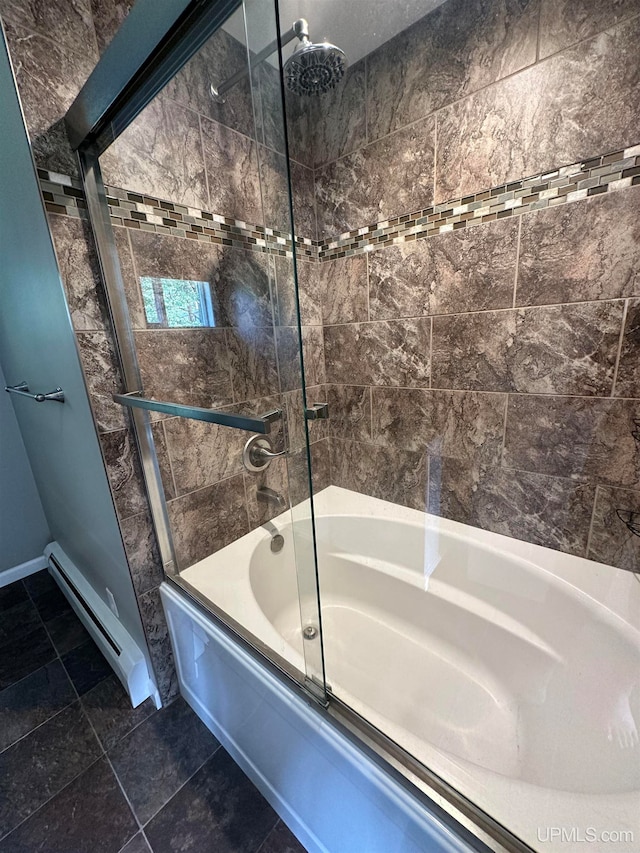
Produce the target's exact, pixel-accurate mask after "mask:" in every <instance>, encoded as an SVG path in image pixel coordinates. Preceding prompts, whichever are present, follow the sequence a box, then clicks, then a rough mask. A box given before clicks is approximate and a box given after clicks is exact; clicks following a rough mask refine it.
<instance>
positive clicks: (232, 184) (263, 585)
mask: <svg viewBox="0 0 640 853" xmlns="http://www.w3.org/2000/svg"><path fill="white" fill-rule="evenodd" d="M254 33H259V38H261V39H264V40H265V42H266V43H271V42H273V43H276V44H277V27H276V23H275V15H274V10H273V8H272V7H271V6H270V4H262V3H254V2H246V3H245V4H244V6H242V7H240V8H238V10H237V11H236V12H235V13H234V14H233V15H232V16H231V17H230V18H229V19H228V20H227V21H226V22H225V23H224V25H223V27H222V29H219V30H217V31H216V32H214V33H213V34H212V35H211V36H210V38H209V39H208V40H207V41H206V42H205V43H204V44H203V46H202V47H201V48H200V50H199V51H198V52H197V53H196V54H195V55H193V56H192V58H191V59H190V60H189V61H188V62H187V63H186V64H185V65H184V66H183V67H182V68H181V69H180V70H179V71H178V73H177V74H176V75H175V76H174V77H173V79H172V80H170V81H169V83H168V84H167V85H166V86H165V87H164V88H163V89H162V91H160V92H159V93H158V94H157V95H156V97H155V98H153V100H151V101H150V102H149V103H148V104H147V106H146V107H145V108H144V110H143V111H142V112H141V113H140V114H139V115H138V116H137V117H136V118H135V119H134V120H133V121H132V122H131V123H130V124H129V125H128V126H127V127H126V129H125V130H124V131H123V132H122V133H121V134H120V135H119V136H118V138H117V139H115V140H114V141H113V142H112V144H111V145H110V146H109V147H108V148H107V149H106V150H105V151H104V152H103V153H102V154H101V156H100V158H99V163H98V162H94V163H92V164H90V165H89V167H88V168H87V170H86V171H87V174H86V176H85V177H86V180H87V182H88V185H90V184H91V182H93V184H94V186H95V188H96V190H97V192H98V193H99V194H102V207H101V212H100V217H99V218H100V221H99V223H98V230H100V229H102V231H103V234H102V238H103V242H106V244H107V246H108V249H109V251H110V260H111V262H112V263H111V274H110V275H109V263H108V262H107V264H106V265H105V264H104V258H103V265H104V266H105V269H106V273H107V278H108V279H109V278H111V279H113V280H112V281H111V282H110V283H109V289H110V303H111V312H112V316H113V317H114V320H115V324H116V326H117V333H118V341H119V348H120V356H121V360H122V365H123V371H124V380H125V388H124V393H120V394H117V395H116V403H114V406H115V405H122V406H124V412H125V413H126V412H129V413H130V414H131V417H132V418H133V421H134V424H135V429H136V433H137V438H138V442H139V444H140V448H141V451H142V453H141V455H142V460H143V464H144V474H145V480H146V483H147V489H148V492H149V496H150V502H151V508H152V513H153V517H154V522H155V527H156V530H157V532H158V539H159V542H160V546H161V550H162V560H163V563H164V567H165V571H166V573H167V574H168V575H170V576H172V577H173V579H174V580H175V582H176V583H178V584H179V585H181V586H182V587H183V588H185V589H186V590H187V591H188V592H190V593H191V594H192V595H193V596H195V597H196V598H197V599H198V600H199V601H200V602H201V603H203V604H204V605H205V606H206V607H208V608H209V609H211V610H212V611H213V612H214V613H216V614H217V615H218V616H219V617H220V618H221V619H222V620H223V621H225V622H226V623H227V624H229V625H230V626H231V627H233V628H234V629H235V630H236V631H238V633H240V634H241V635H242V636H243V637H244V638H245V639H247V640H248V641H249V642H250V643H251V644H252V645H253V646H254V647H256V648H258V649H259V650H260V651H261V652H263V653H264V654H266V655H267V656H268V657H269V658H271V659H272V660H273V661H274V662H276V663H277V664H278V665H279V666H280V667H281V668H282V669H283V670H284V671H286V672H287V673H288V674H290V675H291V676H292V677H294V678H296V679H297V680H298V681H300V682H302V683H303V684H305V685H306V687H307V688H308V689H309V690H310V691H311V692H312V693H313V694H314V695H315V696H316V697H317V698H320V699H321V700H322V699H323V697H324V671H323V659H322V641H321V627H320V614H319V606H318V594H317V577H316V565H315V544H314V535H313V522H312V510H311V493H310V476H309V455H308V451H307V418H308V417H312V416H313V417H315V415H316V410H314V409H313V408H312V407H310V406H307V401H306V397H305V389H304V382H303V374H302V353H301V341H302V338H301V330H300V326H299V320H298V313H297V295H296V284H295V263H294V259H293V245H294V244H293V224H292V216H291V202H290V187H289V177H288V162H287V158H286V142H285V133H284V123H283V113H282V98H281V89H280V71H279V68H278V67H277V61H278V54H277V52H276V54H275V62H276V65H272V64H269V63H268V62H265V63H262V64H260V65H255V53H256V50H255V49H254V44H253V42H254V41H255V40H257V36H254ZM262 46H264V45H262ZM254 65H255V67H254ZM229 78H232V80H233V81H235V82H234V83H233V85H232V86H231V87H230V88H229V90H228V91H227V92H226V93H225V95H224V97H218V96H216V94H215V92H212V87H214V88H215V87H217V86H219V85H220V84H221V83H223V82H224V81H226V80H228V79H229ZM95 219H96V217H95V216H94V220H95ZM94 228H96V222H95V221H94ZM103 254H104V253H103ZM305 343H306V342H305ZM312 357H313V353H312ZM121 390H122V389H121ZM313 402H314V403H315V402H322V399H321V398H320V399H318V400H315V399H314V400H313ZM122 416H123V415H122V413H121V412H120V411H117V412H116V413H114V417H122ZM250 439H253V440H252V444H251V445H250V446H248V442H249V440H250ZM293 506H295V511H294V510H293V509H292V507H293Z"/></svg>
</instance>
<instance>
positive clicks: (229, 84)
mask: <svg viewBox="0 0 640 853" xmlns="http://www.w3.org/2000/svg"><path fill="white" fill-rule="evenodd" d="M295 38H299V39H300V41H304V40H305V39H307V40H308V38H309V25H308V24H307V22H306V21H305V19H304V18H300V19H299V20H298V21H294V23H293V26H292V27H291V29H289V30H287V32H286V33H284V34H283V36H282V38H281V39H280V46H281V47H284V46H285V44H289V42H290V41H293V40H294V39H295ZM277 49H278V39H275V40H274V41H272V42H271V43H270V44H268V45H267V46H266V47H264V48H263V49H262V50H261V51H260V53H258V54H256V56H255V57H254V59H253V61H252V62H251V65H250V66H248V65H247V66H245V67H244V68H241V69H240V70H239V71H236V73H235V74H232V75H231V77H228V78H227V79H226V80H225V81H224V82H223V83H221V84H220V85H219V86H214V85H213V83H212V84H211V87H210V90H211V95H212V97H213V98H214V100H217V101H222V100H224V95H225V93H226V92H228V91H229V89H233V87H234V86H235V85H236V84H237V83H239V82H240V81H241V80H244V78H245V77H246V76H247V75H248V74H249V71H253V69H254V68H256V67H257V66H258V65H260V64H262V63H263V62H264V61H265V59H268V58H269V57H270V56H271V54H272V53H275V51H276V50H277Z"/></svg>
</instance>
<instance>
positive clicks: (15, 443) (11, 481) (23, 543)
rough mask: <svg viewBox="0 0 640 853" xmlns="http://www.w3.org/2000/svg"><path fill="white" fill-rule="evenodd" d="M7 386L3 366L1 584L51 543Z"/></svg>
mask: <svg viewBox="0 0 640 853" xmlns="http://www.w3.org/2000/svg"><path fill="white" fill-rule="evenodd" d="M12 381H13V380H12ZM18 381H20V380H18ZM6 384H7V383H6V382H5V378H4V374H3V372H2V367H1V366H0V583H2V572H3V571H4V570H5V569H11V568H13V567H14V566H18V565H20V564H21V563H26V562H27V561H28V560H35V559H36V558H37V557H41V556H42V552H43V550H44V546H45V545H46V544H47V543H48V542H50V541H51V534H50V533H49V527H48V526H47V521H46V519H45V517H44V511H43V509H42V503H41V501H40V496H39V495H38V490H37V489H36V484H35V482H34V479H33V473H32V472H31V466H30V465H29V460H28V459H27V454H26V451H25V449H24V442H23V441H22V436H21V435H20V430H19V428H18V422H17V421H16V416H15V412H14V411H13V406H12V404H11V398H10V397H9V395H8V394H6V393H5V392H4V390H3V389H4V386H5V385H6Z"/></svg>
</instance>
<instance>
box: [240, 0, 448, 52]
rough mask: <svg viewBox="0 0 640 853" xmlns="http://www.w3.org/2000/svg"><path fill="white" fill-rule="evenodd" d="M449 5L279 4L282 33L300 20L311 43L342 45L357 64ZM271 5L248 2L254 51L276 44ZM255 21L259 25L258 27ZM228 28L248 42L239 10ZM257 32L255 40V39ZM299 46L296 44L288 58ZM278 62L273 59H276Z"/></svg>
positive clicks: (380, 1)
mask: <svg viewBox="0 0 640 853" xmlns="http://www.w3.org/2000/svg"><path fill="white" fill-rule="evenodd" d="M443 2H444V0H279V7H280V30H281V32H282V33H283V34H284V33H285V32H286V31H287V30H288V29H289V28H290V27H291V25H292V23H293V22H294V21H295V20H297V19H298V18H306V19H307V21H308V22H309V36H310V39H311V41H313V42H318V41H325V40H326V41H329V42H332V43H334V44H337V45H338V46H339V47H341V48H342V49H343V50H344V52H345V53H346V54H347V57H348V59H349V62H350V63H351V64H353V63H354V62H357V60H358V59H361V58H362V57H363V56H365V55H366V54H367V53H370V52H371V51H372V50H374V49H375V48H376V47H379V46H380V45H381V44H384V42H386V41H388V40H389V39H390V38H393V36H395V35H396V34H397V33H399V32H401V31H402V30H404V29H406V28H407V27H409V26H411V24H413V23H415V22H416V21H417V20H419V19H420V18H422V17H423V16H424V15H426V14H428V13H429V12H431V11H432V9H435V8H436V6H440V5H441V3H443ZM272 8H273V7H272V5H271V3H260V5H257V4H256V3H255V2H251V3H247V9H248V16H249V22H250V24H251V25H252V26H251V37H252V39H255V43H254V44H252V45H251V48H252V50H253V51H254V52H258V51H259V50H261V49H262V48H263V47H264V46H265V45H266V44H268V43H269V41H271V40H272V39H273V21H272V18H271V16H272V15H273V12H272ZM254 19H255V23H254ZM224 29H225V30H226V31H227V32H228V33H229V34H230V35H232V36H234V38H236V39H238V40H239V41H241V42H242V43H243V44H244V43H245V32H244V20H243V14H242V9H239V10H238V12H236V13H235V14H234V15H232V16H231V18H229V20H228V21H227V22H226V23H225V25H224ZM254 31H255V35H254ZM294 47H295V42H292V43H291V45H289V46H288V48H285V49H284V51H283V53H284V55H285V57H286V56H288V55H289V53H290V52H291V51H292V50H293V48H294ZM271 61H273V58H272V60H271Z"/></svg>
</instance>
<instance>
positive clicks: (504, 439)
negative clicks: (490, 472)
mask: <svg viewBox="0 0 640 853" xmlns="http://www.w3.org/2000/svg"><path fill="white" fill-rule="evenodd" d="M505 396H506V399H505V401H504V420H503V422H502V444H501V446H500V455H499V462H498V467H499V468H501V469H502V468H504V467H505V466H504V452H505V449H506V442H507V416H508V412H509V394H506V395H505Z"/></svg>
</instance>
